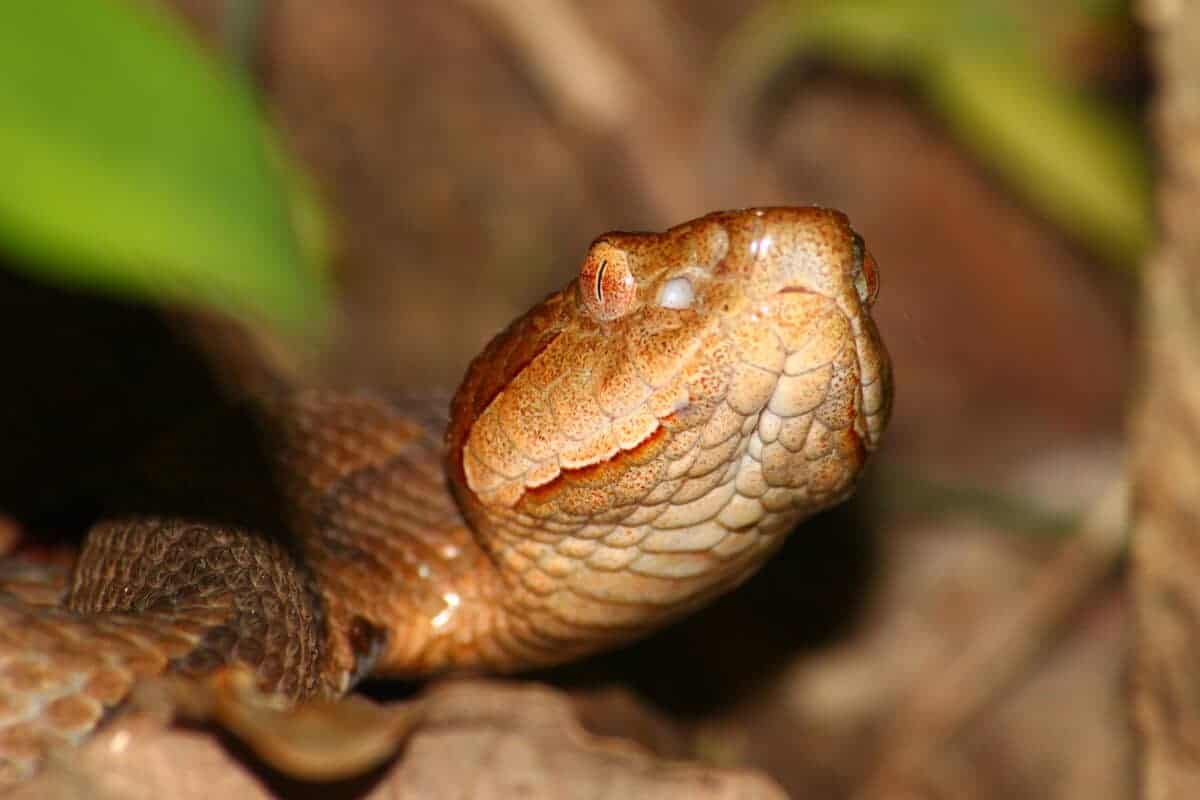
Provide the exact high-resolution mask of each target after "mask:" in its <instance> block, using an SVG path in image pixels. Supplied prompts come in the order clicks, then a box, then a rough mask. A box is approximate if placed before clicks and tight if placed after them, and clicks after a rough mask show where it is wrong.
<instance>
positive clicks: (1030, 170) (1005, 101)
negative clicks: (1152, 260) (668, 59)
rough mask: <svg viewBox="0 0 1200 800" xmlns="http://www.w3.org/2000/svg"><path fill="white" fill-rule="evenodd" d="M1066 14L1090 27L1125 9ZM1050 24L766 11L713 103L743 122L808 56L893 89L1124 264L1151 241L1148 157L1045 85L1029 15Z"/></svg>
mask: <svg viewBox="0 0 1200 800" xmlns="http://www.w3.org/2000/svg"><path fill="white" fill-rule="evenodd" d="M1070 8H1071V9H1074V10H1075V11H1076V12H1077V13H1083V14H1090V15H1092V16H1093V17H1100V16H1104V15H1108V16H1112V15H1116V14H1120V13H1121V12H1122V10H1123V4H1122V3H1120V2H1117V0H1088V2H1085V3H1083V4H1082V5H1080V6H1079V7H1078V8H1076V7H1075V5H1074V4H1072V5H1071V6H1070ZM1056 13H1064V9H1063V8H1061V7H1059V6H1055V5H1054V4H1043V5H1040V6H1038V5H1031V6H1029V7H1026V6H1024V5H1018V6H1014V5H1013V4H1011V3H1007V2H1002V0H840V1H835V0H775V2H770V3H766V4H765V5H764V6H763V7H762V8H761V9H760V10H759V11H757V12H756V13H755V14H752V15H751V16H750V18H749V19H748V21H747V22H746V23H744V25H743V26H742V28H741V29H740V31H737V32H735V34H734V35H733V36H732V37H731V39H730V43H729V46H728V48H727V49H726V52H725V54H724V56H725V57H724V58H723V59H722V69H721V70H720V74H721V84H722V85H721V87H719V91H718V98H719V101H720V102H721V103H722V104H723V105H724V106H725V107H726V111H727V115H728V116H730V117H731V118H735V119H748V118H750V117H751V116H752V115H751V114H750V113H748V109H749V108H751V107H752V104H753V103H755V102H757V100H758V99H759V98H760V97H761V96H763V94H764V93H765V88H766V86H767V84H768V83H769V81H770V80H771V79H772V78H773V77H774V76H775V75H777V74H778V73H779V72H781V71H782V70H783V68H784V67H786V66H787V65H788V64H790V63H795V62H796V61H799V60H802V59H804V58H819V59H823V60H825V61H827V62H832V63H834V64H837V65H839V66H844V67H849V68H851V69H854V70H858V71H861V72H864V73H867V74H870V75H875V76H879V77H883V78H886V79H893V80H894V79H900V80H901V81H903V82H905V83H906V84H907V85H909V86H911V87H913V88H914V89H915V90H916V91H917V92H919V93H920V94H921V95H923V96H924V98H925V99H926V100H927V101H928V103H929V104H930V106H931V107H932V109H933V110H934V111H935V112H936V113H938V114H939V115H940V116H941V117H942V119H943V120H945V121H946V123H947V125H948V126H949V127H950V129H951V130H952V131H953V132H954V134H955V135H956V136H958V137H959V139H961V140H962V141H963V142H964V143H965V144H966V146H968V147H970V148H971V149H972V150H974V151H975V152H976V154H977V155H978V156H979V158H980V159H981V160H983V161H984V162H986V163H987V164H988V166H989V167H990V168H991V169H992V170H993V171H994V172H995V173H996V174H997V175H999V176H1001V177H1002V178H1004V179H1005V180H1007V181H1008V182H1009V184H1010V186H1011V187H1012V188H1013V189H1014V190H1015V191H1016V192H1018V193H1019V194H1020V195H1021V196H1023V197H1024V198H1025V199H1026V200H1028V201H1029V202H1030V203H1031V204H1032V205H1033V206H1034V207H1036V208H1037V209H1038V210H1039V211H1041V212H1042V213H1043V214H1045V215H1046V216H1047V217H1048V218H1050V219H1052V220H1053V221H1054V222H1056V223H1057V224H1059V225H1061V226H1063V227H1064V228H1065V229H1066V230H1068V231H1069V232H1070V233H1072V234H1073V235H1075V236H1076V237H1078V238H1079V239H1081V240H1082V241H1084V242H1086V243H1087V244H1088V245H1090V246H1091V247H1092V248H1093V250H1094V251H1095V252H1096V253H1097V254H1098V255H1100V256H1102V257H1104V258H1107V259H1108V260H1109V261H1111V262H1112V263H1113V264H1116V265H1120V266H1123V267H1125V266H1131V265H1134V264H1136V263H1137V261H1138V259H1139V258H1140V257H1141V256H1142V255H1143V254H1144V253H1145V252H1146V250H1147V249H1148V247H1149V243H1150V241H1151V239H1152V237H1153V217H1152V213H1151V203H1150V169H1149V165H1148V161H1149V157H1148V148H1147V147H1146V143H1145V142H1144V141H1143V139H1142V138H1141V136H1140V135H1139V132H1138V130H1137V127H1136V125H1135V124H1134V122H1133V121H1132V120H1130V119H1128V118H1126V117H1124V116H1122V115H1121V114H1120V113H1119V110H1118V109H1116V108H1115V107H1112V106H1110V105H1106V104H1104V103H1102V102H1100V101H1099V100H1097V99H1094V98H1091V97H1089V96H1088V95H1086V94H1085V93H1084V92H1082V91H1080V90H1079V89H1077V88H1075V87H1074V86H1071V85H1070V84H1069V83H1068V82H1067V81H1066V80H1064V79H1062V78H1060V77H1058V76H1057V75H1056V74H1055V72H1054V69H1053V66H1052V64H1050V63H1048V58H1047V54H1046V50H1045V48H1044V47H1043V46H1042V43H1041V40H1040V39H1039V36H1038V32H1039V30H1040V26H1039V24H1037V23H1039V22H1040V23H1045V22H1046V19H1045V18H1044V17H1037V16H1029V15H1031V14H1037V15H1052V14H1056ZM1085 18H1086V17H1085ZM1050 27H1052V26H1050Z"/></svg>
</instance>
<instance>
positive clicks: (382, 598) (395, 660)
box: [0, 207, 892, 785]
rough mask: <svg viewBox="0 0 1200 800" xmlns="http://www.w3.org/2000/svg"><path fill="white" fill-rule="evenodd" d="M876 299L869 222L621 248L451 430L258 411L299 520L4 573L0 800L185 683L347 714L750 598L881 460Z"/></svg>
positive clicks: (98, 551)
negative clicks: (147, 690)
mask: <svg viewBox="0 0 1200 800" xmlns="http://www.w3.org/2000/svg"><path fill="white" fill-rule="evenodd" d="M878 290H879V275H878V267H877V264H876V262H875V260H874V258H873V257H872V256H871V254H870V253H869V252H868V250H867V249H866V247H865V245H864V242H863V239H862V238H861V237H860V236H859V235H858V234H857V233H856V232H855V231H854V230H853V228H852V227H851V226H850V224H849V222H848V220H847V218H846V216H845V215H843V214H842V213H841V212H838V211H835V210H831V209H826V208H820V207H764V208H752V209H746V210H736V211H723V212H716V213H712V214H708V215H706V216H703V217H700V218H698V219H695V220H692V221H689V222H685V223H683V224H680V225H677V226H675V227H672V228H670V229H668V230H665V231H662V232H659V233H623V232H613V233H607V234H604V235H602V236H600V237H599V238H597V239H596V240H595V241H594V242H593V243H592V244H591V245H590V247H589V248H588V250H587V252H586V255H585V256H584V258H583V260H582V263H581V265H580V267H579V270H578V274H577V275H576V276H575V278H574V279H573V280H571V281H570V282H569V283H568V284H567V285H566V286H565V287H564V288H563V289H562V290H560V291H558V292H556V293H554V294H551V295H550V296H548V297H547V298H546V299H545V300H543V301H542V302H541V303H539V304H537V305H536V306H534V307H533V308H532V309H531V310H529V311H528V312H527V313H525V314H524V315H523V316H521V317H519V318H518V319H517V320H515V321H514V322H512V323H511V324H510V325H509V326H508V327H507V328H506V329H504V330H503V331H502V332H500V333H499V334H498V335H496V337H495V338H494V339H493V340H492V341H491V342H490V343H489V344H488V345H487V346H486V347H485V348H484V349H483V350H482V352H481V353H480V354H479V355H478V356H477V357H476V358H475V359H474V360H473V361H472V362H471V363H470V366H469V367H468V368H467V370H466V374H465V377H464V378H463V380H462V383H461V385H460V386H459V388H458V390H457V392H456V393H455V394H454V395H453V400H452V401H451V402H450V403H449V407H448V409H447V411H446V413H444V414H443V415H441V417H442V418H443V419H444V420H445V421H444V422H442V423H440V424H441V429H440V430H439V429H438V426H439V422H438V420H437V419H436V418H432V419H431V418H429V415H425V416H424V417H423V416H421V415H416V414H413V413H412V412H411V411H410V410H408V409H407V408H406V407H405V405H404V404H402V403H399V402H397V401H395V400H391V399H387V398H385V397H383V396H381V395H379V394H374V393H370V392H364V391H343V390H333V389H327V388H311V387H309V388H305V387H290V386H277V387H273V388H271V389H269V390H265V389H264V390H261V391H258V392H256V393H255V396H254V398H253V407H254V409H255V414H256V419H257V420H258V422H259V429H260V431H261V435H262V440H263V442H264V449H265V451H266V452H267V454H268V457H269V464H270V470H271V479H272V482H273V485H274V486H275V487H277V489H278V492H279V494H280V497H282V498H283V501H284V502H283V503H282V504H281V506H280V507H281V508H282V509H283V511H282V512H281V513H280V515H279V518H278V519H273V520H269V521H267V522H265V523H263V524H261V525H248V524H241V523H239V522H237V521H236V520H232V521H231V520H230V519H227V518H225V517H222V516H215V517H213V518H207V517H206V516H205V515H204V514H203V513H196V514H191V513H189V514H181V515H163V514H158V513H155V512H154V511H153V510H147V511H145V512H136V511H133V512H125V511H123V512H122V513H121V514H119V515H116V516H113V517H111V518H105V519H102V520H101V521H99V522H98V523H96V524H95V525H93V526H92V527H91V528H90V529H89V530H88V532H87V534H86V536H85V538H84V540H83V542H82V545H81V547H80V551H79V553H78V556H77V559H76V561H75V563H74V565H73V567H72V568H71V570H70V572H69V574H68V575H67V576H66V577H65V579H64V580H63V581H62V585H61V586H59V587H57V588H55V589H53V590H50V589H46V588H45V587H40V586H39V585H38V584H37V582H36V581H34V580H32V579H30V580H28V581H25V582H23V581H22V579H21V576H22V574H23V573H22V572H21V568H19V567H16V566H14V565H13V564H11V563H4V567H5V569H4V570H3V571H2V572H0V577H3V578H4V580H2V581H0V785H2V784H3V783H11V782H15V781H19V780H22V779H24V778H26V777H28V776H29V775H31V774H33V773H34V772H35V771H36V769H37V768H38V765H39V764H40V763H41V762H42V761H43V760H44V758H45V756H46V753H47V752H48V751H49V749H50V748H53V747H61V746H71V745H76V744H78V743H80V742H81V741H83V740H84V739H85V738H86V737H87V736H88V734H89V733H91V732H92V731H93V730H94V729H95V728H96V727H97V726H98V725H99V724H101V722H102V721H103V720H104V719H106V718H107V716H108V715H110V713H111V712H112V711H113V710H114V709H117V708H120V707H121V705H122V704H123V703H125V702H127V699H128V696H129V694H130V692H131V690H132V689H133V687H135V686H136V685H137V684H138V683H139V682H141V681H145V680H147V679H148V678H151V677H153V676H157V675H162V674H164V673H167V674H177V675H180V676H185V677H201V676H204V675H211V674H213V673H214V672H215V671H219V670H222V669H232V668H237V669H239V670H244V671H247V672H248V673H249V674H251V675H252V676H253V679H254V681H255V683H256V684H257V686H258V687H259V688H260V689H261V690H262V691H263V692H265V693H267V694H269V695H271V696H275V697H278V698H281V699H282V701H284V702H288V703H296V702H302V701H306V700H311V699H316V698H336V697H339V696H341V695H343V694H345V693H347V692H349V691H350V690H351V689H353V687H354V686H355V685H356V684H357V683H358V682H359V681H360V680H362V679H363V678H365V677H366V676H383V677H419V676H428V675H432V674H438V673H446V672H462V671H466V672H472V671H487V672H496V673H508V672H514V671H518V670H526V669H530V668H535V667H543V666H549V665H554V664H558V663H562V662H565V661H568V660H571V659H575V658H578V657H580V656H584V655H587V654H590V653H594V652H597V651H599V650H602V649H604V648H608V647H611V646H613V645H615V644H618V643H622V642H626V641H629V640H632V639H635V638H638V637H642V636H645V635H647V634H649V633H650V632H652V631H654V630H655V629H657V628H659V627H661V626H663V625H665V624H667V623H669V622H671V621H672V620H675V619H677V618H679V617H680V616H682V615H684V614H686V613H688V612H689V611H692V610H694V609H696V608H698V607H699V606H701V605H703V604H705V603H707V602H708V601H710V600H712V599H713V598H714V597H716V596H718V595H720V594H722V593H724V592H727V591H729V590H730V589H732V588H733V587H735V586H737V585H738V584H739V583H741V582H742V581H744V580H746V579H747V577H748V576H750V575H751V574H752V573H753V572H754V571H755V570H756V568H758V567H759V566H760V565H761V564H762V563H763V562H764V561H765V560H766V559H767V558H768V557H769V556H770V555H771V553H773V552H774V551H775V550H777V549H778V548H779V546H780V545H781V543H782V542H783V541H784V539H785V537H786V536H787V535H788V533H789V532H790V531H791V530H792V529H793V528H795V527H796V525H797V523H799V522H800V521H801V520H803V519H804V518H806V517H809V516H811V515H813V514H815V513H817V512H819V511H821V510H823V509H826V508H828V507H830V506H832V505H834V504H836V503H838V502H840V501H841V500H843V499H844V498H846V497H847V496H848V495H849V494H850V493H851V491H852V490H853V488H854V486H855V484H856V482H857V480H858V478H859V476H860V474H861V472H862V469H863V467H864V465H865V464H866V463H867V461H868V457H869V456H870V455H871V453H872V452H874V451H875V450H876V448H877V447H878V444H879V442H880V438H881V436H882V434H883V431H884V428H885V427H886V424H887V421H888V417H889V414H890V410H891V406H892V376H891V366H890V361H889V358H888V355H887V351H886V349H885V348H884V345H883V343H882V341H881V339H880V336H879V333H878V330H877V328H876V325H875V323H874V321H873V320H872V317H871V309H872V307H873V305H874V303H875V301H876V298H877V295H878Z"/></svg>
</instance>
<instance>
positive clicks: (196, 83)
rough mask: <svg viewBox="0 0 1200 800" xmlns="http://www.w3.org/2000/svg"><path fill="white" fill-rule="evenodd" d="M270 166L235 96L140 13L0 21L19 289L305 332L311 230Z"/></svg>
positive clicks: (95, 5) (103, 9)
mask: <svg viewBox="0 0 1200 800" xmlns="http://www.w3.org/2000/svg"><path fill="white" fill-rule="evenodd" d="M276 152H277V150H276V149H275V148H274V145H272V144H271V143H269V142H268V140H267V138H266V129H265V126H264V124H263V123H262V121H261V119H260V115H259V112H258V108H257V107H256V104H255V102H254V99H253V97H252V96H251V94H250V92H249V90H248V89H247V87H246V86H245V85H244V84H243V83H242V82H241V81H240V80H239V79H237V77H236V76H235V75H234V74H233V73H231V72H229V71H228V70H226V69H225V68H224V67H222V66H221V65H219V64H218V63H216V61H215V60H214V59H212V58H210V57H208V56H207V54H205V53H203V52H202V51H201V50H200V49H199V47H198V46H197V45H196V44H195V43H194V42H193V41H192V40H191V39H190V38H189V37H188V36H187V34H186V33H185V32H184V31H183V30H182V29H181V28H180V27H179V25H178V24H177V23H175V21H174V20H172V19H170V18H168V17H166V16H164V15H163V14H162V13H160V12H157V11H154V10H153V9H152V8H151V7H150V6H149V4H146V5H141V4H138V5H133V4H131V3H128V2H125V1H124V0H55V2H53V3H41V2H34V1H33V0H9V2H8V3H6V4H5V7H4V10H3V11H0V175H3V176H4V177H3V180H2V181H0V248H2V249H4V250H7V251H9V252H10V253H14V254H16V255H17V256H18V258H17V259H15V263H16V265H17V266H20V267H22V268H25V269H28V270H30V272H31V274H35V275H36V276H39V277H42V278H44V279H48V280H55V281H58V282H60V283H65V284H68V285H74V286H82V287H88V288H95V289H101V290H105V291H109V292H116V293H120V294H124V295H128V296H133V297H140V298H148V299H153V300H155V301H159V302H168V303H186V304H201V305H205V306H208V307H215V308H219V309H221V310H224V311H227V312H230V313H233V314H237V315H240V316H243V317H251V318H260V319H266V320H268V321H270V322H274V323H276V324H279V325H282V326H284V327H286V328H288V329H290V330H292V331H294V332H296V331H301V330H305V329H312V328H313V326H314V325H315V324H316V323H317V322H318V321H319V320H320V319H321V317H322V314H323V309H324V306H323V302H324V280H323V274H322V271H321V266H322V265H321V263H320V261H321V259H322V257H323V252H324V247H323V244H322V241H323V239H322V237H323V228H321V226H320V225H316V226H315V227H314V223H313V212H312V209H315V208H316V207H317V206H316V203H315V200H314V199H313V198H312V197H308V196H305V195H304V193H303V188H302V187H303V186H304V183H303V181H301V180H294V179H287V178H284V177H282V176H281V173H282V172H286V171H287V169H286V168H284V169H280V168H279V164H280V162H281V159H280V158H279V157H277V156H274V157H273V156H272V155H271V154H272V153H276ZM289 192H290V194H289ZM297 192H300V193H301V194H299V195H297V194H296V193H297ZM297 214H299V215H301V216H302V217H303V219H304V220H305V224H306V225H307V226H308V228H309V229H310V230H312V231H315V233H313V234H312V236H310V237H308V239H307V240H306V241H304V242H301V241H298V239H297V236H296V232H295V223H296V221H297V220H296V216H295V215H297Z"/></svg>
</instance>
